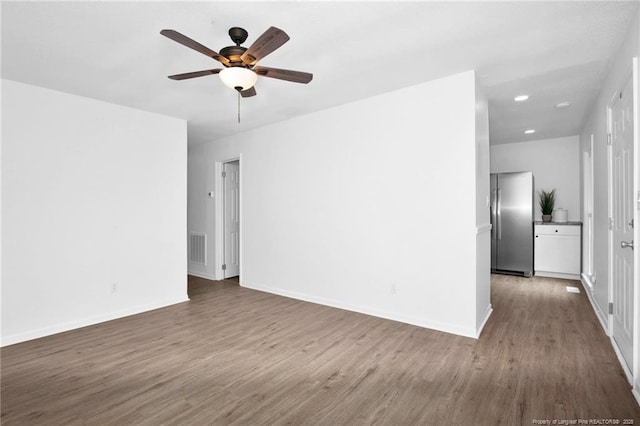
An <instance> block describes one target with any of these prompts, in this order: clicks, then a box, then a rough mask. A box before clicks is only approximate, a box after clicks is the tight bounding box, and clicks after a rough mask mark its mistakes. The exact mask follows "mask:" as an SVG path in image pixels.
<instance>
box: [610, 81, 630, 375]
mask: <svg viewBox="0 0 640 426" xmlns="http://www.w3.org/2000/svg"><path fill="white" fill-rule="evenodd" d="M627 75H628V74H626V73H625V77H624V78H623V79H622V83H621V84H623V85H624V83H625V82H626V81H627V77H626V76H627ZM621 90H622V89H621ZM619 96H620V90H616V91H615V92H614V93H613V95H612V96H611V98H610V99H609V102H608V103H607V222H608V224H607V269H608V271H607V281H608V285H607V292H608V294H609V297H608V304H609V306H611V303H613V304H614V306H615V303H617V301H615V300H613V292H614V285H613V269H614V268H613V251H614V250H615V248H614V246H613V230H612V229H611V220H612V218H613V144H612V142H611V140H612V137H613V136H612V135H613V107H614V105H615V104H616V102H617V101H618V99H619ZM635 148H636V147H635V144H634V159H635ZM634 169H635V164H634ZM634 174H635V170H634ZM633 274H634V280H633V282H634V288H633V291H634V307H633V311H634V312H633V316H634V319H635V316H636V306H635V294H636V292H637V288H636V287H637V285H636V282H635V281H636V271H635V265H634V272H633ZM607 312H608V314H607V334H608V335H609V339H610V340H611V345H612V346H613V349H614V351H615V353H616V356H617V357H618V362H619V363H620V365H621V366H622V370H623V371H624V374H625V376H626V377H627V380H628V381H629V384H631V385H633V381H634V380H633V378H634V372H635V359H636V350H635V348H636V328H637V324H636V323H635V321H634V324H633V342H632V345H633V353H632V355H631V364H632V365H631V367H630V366H628V365H627V361H626V360H625V358H624V356H623V355H622V351H621V350H620V347H619V346H618V343H617V342H616V340H615V339H614V337H613V323H614V321H613V313H612V312H611V308H610V307H607Z"/></svg>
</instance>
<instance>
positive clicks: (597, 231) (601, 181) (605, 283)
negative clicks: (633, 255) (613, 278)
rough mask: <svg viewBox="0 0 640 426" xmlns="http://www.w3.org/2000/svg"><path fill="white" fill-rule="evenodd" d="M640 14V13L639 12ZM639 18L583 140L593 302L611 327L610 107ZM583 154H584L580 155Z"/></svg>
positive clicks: (633, 50) (635, 44) (633, 51)
mask: <svg viewBox="0 0 640 426" xmlns="http://www.w3.org/2000/svg"><path fill="white" fill-rule="evenodd" d="M639 13H640V12H639ZM638 20H639V18H638V16H636V18H635V21H634V23H633V25H632V27H631V28H630V31H629V35H628V37H627V38H626V40H625V42H624V43H623V45H622V46H621V47H620V50H619V51H618V52H617V54H616V56H615V59H614V61H613V62H612V66H611V68H610V70H609V73H608V75H607V76H606V78H605V80H604V84H603V87H602V90H601V91H600V93H599V95H598V98H597V99H596V100H595V102H594V103H593V107H592V109H591V112H590V115H589V118H588V119H587V121H586V124H585V126H584V128H583V130H582V133H581V137H580V152H581V153H582V152H588V151H589V150H590V140H591V135H593V139H594V143H593V145H594V146H593V153H592V154H593V163H594V170H593V173H594V178H593V181H594V211H593V219H594V276H595V283H593V288H592V289H591V291H592V296H593V297H592V300H593V302H594V306H595V308H596V313H597V314H598V316H599V317H600V320H601V321H602V322H603V323H604V324H605V326H607V327H608V320H609V316H608V314H607V311H608V309H607V308H608V303H609V300H610V294H609V268H608V234H609V230H608V216H609V215H608V177H607V173H608V165H607V107H608V105H609V103H610V101H611V98H612V96H613V95H614V94H615V93H616V91H618V90H620V89H621V88H622V85H623V84H624V82H625V81H626V79H627V78H628V77H629V76H630V75H631V72H632V59H633V57H634V56H638V55H639V54H640V47H639V46H640V40H639V38H640V37H639V34H640V30H639V25H638ZM580 155H582V154H580Z"/></svg>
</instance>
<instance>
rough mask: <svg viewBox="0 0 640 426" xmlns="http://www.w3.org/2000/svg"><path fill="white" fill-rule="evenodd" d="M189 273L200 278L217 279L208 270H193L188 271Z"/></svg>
mask: <svg viewBox="0 0 640 426" xmlns="http://www.w3.org/2000/svg"><path fill="white" fill-rule="evenodd" d="M187 275H191V276H194V277H198V278H204V279H205V280H211V281H217V280H216V277H215V276H213V275H212V274H210V273H208V272H192V271H187Z"/></svg>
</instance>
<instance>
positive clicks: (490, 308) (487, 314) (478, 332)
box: [476, 303, 493, 339]
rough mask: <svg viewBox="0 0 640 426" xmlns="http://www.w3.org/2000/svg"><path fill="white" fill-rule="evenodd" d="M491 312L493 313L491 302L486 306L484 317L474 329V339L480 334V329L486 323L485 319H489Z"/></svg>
mask: <svg viewBox="0 0 640 426" xmlns="http://www.w3.org/2000/svg"><path fill="white" fill-rule="evenodd" d="M492 313H493V306H491V303H489V306H487V310H486V311H485V314H484V319H483V320H482V323H481V324H480V326H479V327H478V329H477V330H476V339H479V338H480V334H482V330H483V329H484V326H485V324H486V323H487V321H489V317H490V316H491V314H492Z"/></svg>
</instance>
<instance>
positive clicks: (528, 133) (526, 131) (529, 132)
mask: <svg viewBox="0 0 640 426" xmlns="http://www.w3.org/2000/svg"><path fill="white" fill-rule="evenodd" d="M524 132H525V133H526V134H527V135H530V134H531V133H535V132H536V131H535V130H533V129H529V130H525V131H524Z"/></svg>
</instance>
